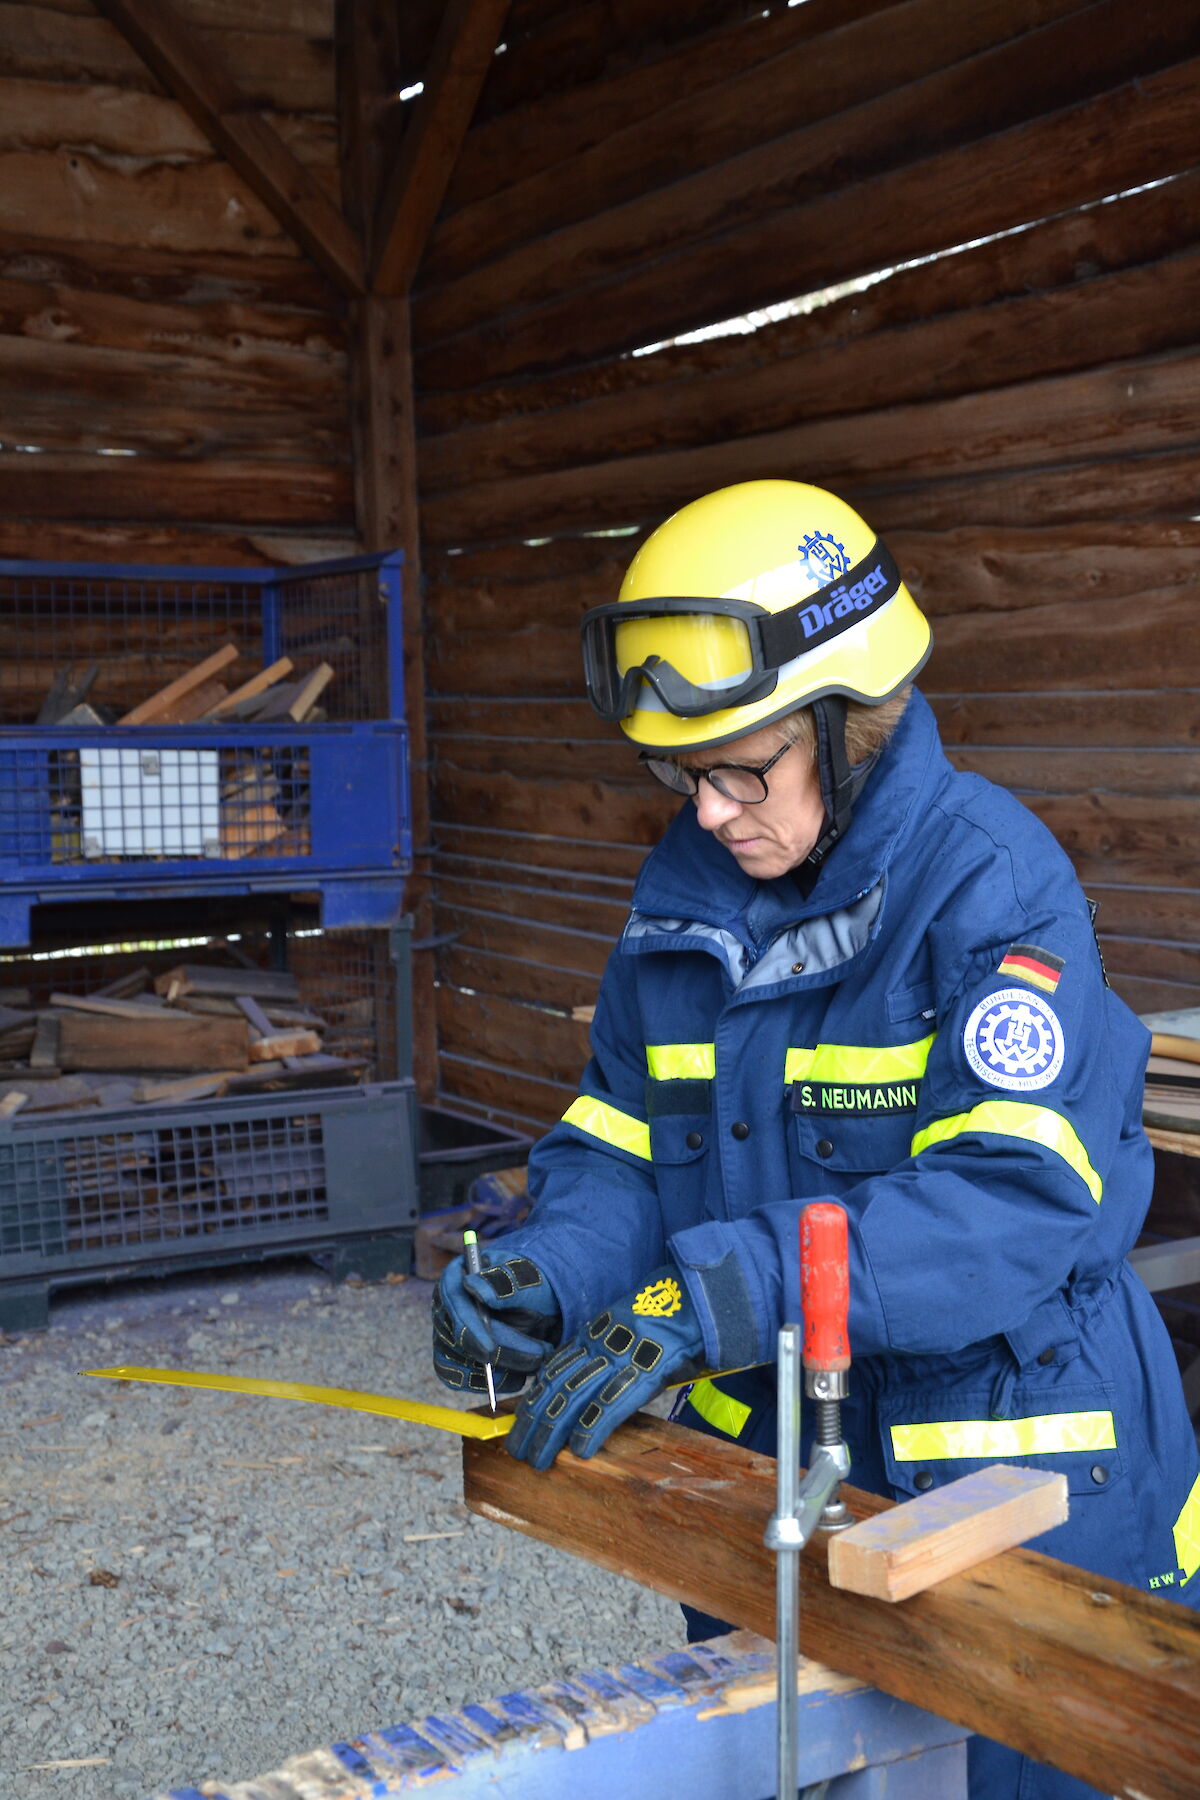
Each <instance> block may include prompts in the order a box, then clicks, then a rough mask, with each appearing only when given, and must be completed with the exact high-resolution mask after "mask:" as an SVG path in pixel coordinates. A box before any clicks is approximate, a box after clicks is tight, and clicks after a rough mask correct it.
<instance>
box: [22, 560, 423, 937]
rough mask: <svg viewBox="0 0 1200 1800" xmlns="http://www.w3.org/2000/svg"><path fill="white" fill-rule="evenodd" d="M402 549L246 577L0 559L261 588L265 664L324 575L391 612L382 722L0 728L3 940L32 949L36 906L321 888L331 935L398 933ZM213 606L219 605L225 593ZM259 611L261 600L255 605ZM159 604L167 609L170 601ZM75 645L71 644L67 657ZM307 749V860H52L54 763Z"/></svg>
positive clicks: (405, 783)
mask: <svg viewBox="0 0 1200 1800" xmlns="http://www.w3.org/2000/svg"><path fill="white" fill-rule="evenodd" d="M403 566H404V558H403V553H402V552H400V551H391V552H389V553H387V554H377V555H369V556H354V557H342V558H337V559H334V560H330V561H326V562H319V563H302V564H297V565H293V566H289V567H286V568H273V569H239V568H224V567H218V566H181V565H151V564H123V563H54V562H28V561H16V560H0V578H4V577H9V578H14V579H18V580H30V581H32V580H37V581H55V580H62V581H64V582H65V581H72V582H86V581H97V582H105V583H109V584H128V586H129V589H130V592H131V593H136V591H137V587H138V584H139V583H143V584H150V583H153V584H154V586H155V587H158V588H161V587H162V586H163V585H165V584H170V583H172V582H178V583H179V584H181V585H182V586H193V587H194V586H202V585H203V586H212V587H214V588H220V587H221V586H222V585H227V586H230V587H238V588H241V589H243V590H245V589H247V588H249V589H252V590H257V599H258V604H259V616H260V624H261V632H262V655H263V658H264V662H267V663H269V662H274V661H276V660H277V659H278V657H279V656H280V655H281V654H282V653H283V650H282V646H283V644H284V643H285V642H286V620H287V604H288V590H289V588H292V587H295V586H298V585H299V584H301V583H309V582H311V581H313V580H315V579H320V578H322V577H328V576H337V575H343V574H345V575H351V574H358V573H361V572H363V571H371V572H374V574H375V576H376V580H377V584H378V597H379V599H380V602H381V604H382V606H383V609H384V634H385V643H386V664H387V668H386V675H387V707H386V717H385V718H372V719H369V720H363V721H351V722H326V723H321V724H315V725H303V726H295V725H289V726H286V727H283V726H262V725H258V726H256V725H254V724H245V725H241V724H229V725H226V724H219V725H209V726H203V727H197V726H177V725H172V726H137V727H121V726H112V727H109V728H106V729H101V730H90V731H88V730H73V729H70V728H64V727H61V726H58V727H37V726H3V727H0V782H3V783H5V784H6V786H5V787H4V788H0V944H2V945H5V946H11V947H17V946H20V945H23V944H26V943H28V942H29V929H30V913H31V910H32V908H33V907H34V906H35V905H39V904H46V903H51V902H57V901H75V900H79V901H82V900H86V899H100V898H104V899H129V900H133V899H138V898H163V897H174V896H177V895H178V894H179V893H180V892H181V891H186V892H189V893H193V894H194V893H203V894H250V893H270V892H279V891H287V892H294V891H296V890H297V889H301V890H308V891H314V890H315V891H316V892H318V893H319V894H320V895H321V899H322V917H323V922H324V923H325V924H326V925H327V926H329V927H354V926H362V927H375V926H389V925H393V924H394V923H396V921H397V920H398V919H399V917H400V914H401V909H402V898H403V878H404V876H405V875H406V874H407V873H408V871H409V870H410V868H411V866H412V833H411V825H410V819H411V807H410V795H409V769H408V762H409V758H408V734H407V728H406V725H405V712H404V648H403V635H402V597H403ZM205 603H206V604H211V605H213V606H219V605H220V604H221V596H220V595H219V594H214V595H212V596H211V597H208V598H207V600H206V602H205ZM252 604H253V603H252ZM163 605H164V607H167V606H168V605H169V603H168V602H166V601H164V602H163ZM67 655H69V646H65V647H64V660H65V658H66V656H67ZM299 743H302V744H303V745H304V746H305V749H306V751H307V755H308V759H309V773H308V779H307V797H308V802H309V805H310V807H311V813H310V816H309V818H308V819H307V820H306V823H308V825H309V828H310V840H309V850H308V852H307V853H306V854H295V855H288V856H270V855H261V856H260V855H248V856H212V857H208V856H186V857H178V858H165V857H159V858H150V857H146V858H141V857H138V856H136V855H131V856H122V857H119V858H113V859H110V860H99V859H97V860H96V861H91V860H89V859H87V858H84V857H82V856H75V857H72V858H71V859H70V860H67V859H64V858H63V857H62V856H61V855H60V856H59V857H58V858H56V857H55V855H54V846H53V841H52V840H53V826H52V820H51V811H50V807H51V801H50V795H51V782H50V769H51V766H52V765H51V761H50V759H51V757H52V756H59V757H61V756H62V754H63V753H64V752H67V753H71V752H78V751H80V750H82V749H92V748H104V749H107V750H112V749H118V748H121V747H122V746H124V747H127V748H128V747H134V746H136V748H137V749H139V750H141V751H151V750H155V749H158V750H164V751H166V750H172V751H174V750H193V749H203V750H215V751H219V752H220V751H226V752H229V753H231V754H232V753H237V752H239V751H241V752H249V751H251V750H254V749H256V748H257V749H260V750H263V749H265V750H266V751H268V752H269V751H270V750H271V748H272V747H273V746H278V747H279V748H280V749H283V748H286V747H287V746H288V745H296V744H299Z"/></svg>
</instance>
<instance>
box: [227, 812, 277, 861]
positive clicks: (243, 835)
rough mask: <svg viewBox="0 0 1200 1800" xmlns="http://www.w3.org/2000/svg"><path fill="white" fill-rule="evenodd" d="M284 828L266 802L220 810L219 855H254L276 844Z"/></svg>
mask: <svg viewBox="0 0 1200 1800" xmlns="http://www.w3.org/2000/svg"><path fill="white" fill-rule="evenodd" d="M286 830H287V826H286V825H285V824H284V822H283V820H282V818H281V817H280V816H279V813H278V812H277V810H276V809H275V807H273V806H272V805H271V804H270V803H269V802H264V803H263V804H261V805H258V806H254V805H251V806H241V805H233V806H230V807H224V806H223V807H222V808H221V855H222V856H229V857H237V856H254V855H255V854H256V853H257V852H258V851H259V850H265V849H266V848H267V846H268V844H274V843H277V842H278V840H279V839H280V838H281V837H282V836H283V835H284V833H285V831H286Z"/></svg>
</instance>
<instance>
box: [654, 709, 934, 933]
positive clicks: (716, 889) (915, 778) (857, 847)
mask: <svg viewBox="0 0 1200 1800" xmlns="http://www.w3.org/2000/svg"><path fill="white" fill-rule="evenodd" d="M949 772H950V768H949V764H948V763H947V761H946V758H945V756H944V754H943V752H942V748H941V742H940V740H939V738H938V732H937V725H936V723H935V721H934V717H933V714H932V712H931V711H930V709H929V706H928V704H927V702H926V701H925V700H924V699H923V698H922V696H921V695H920V694H919V693H916V692H914V693H913V696H912V699H911V700H910V701H909V703H908V705H907V707H906V708H905V710H904V716H903V718H902V719H901V721H900V724H899V725H898V726H897V728H896V731H895V733H894V734H893V736H892V738H891V739H890V741H889V742H888V744H887V746H886V748H885V749H884V751H883V754H882V755H881V756H880V759H879V762H878V764H877V766H876V767H875V769H874V770H873V771H872V773H871V775H870V778H869V779H868V781H867V784H866V786H865V788H864V789H863V792H862V794H861V796H860V797H859V800H858V804H857V806H856V808H855V813H854V818H853V820H852V821H851V824H850V829H849V830H848V831H847V833H846V835H845V837H844V838H843V839H842V841H841V842H840V843H839V844H836V845H835V846H834V848H833V849H832V850H831V851H830V853H829V855H828V857H827V858H826V860H825V863H824V866H823V867H822V869H821V872H820V874H819V876H818V877H817V880H816V882H815V883H814V885H813V887H812V889H811V890H810V892H809V894H808V895H807V897H805V896H804V894H803V893H802V892H801V888H800V885H799V883H798V882H797V881H796V880H795V878H794V877H793V876H792V875H791V874H787V875H780V876H778V877H776V879H775V880H773V881H762V882H759V881H755V880H754V879H753V877H752V876H749V875H747V874H745V873H744V871H743V870H742V869H740V868H739V867H738V865H737V863H736V862H735V861H734V858H733V857H732V856H731V855H730V853H729V852H728V850H726V849H725V848H724V847H723V845H721V844H719V843H718V842H717V841H716V839H715V838H714V837H713V836H712V834H711V832H707V831H702V830H701V828H700V826H699V825H698V824H697V822H696V809H695V807H694V806H692V805H691V804H690V802H689V803H686V804H685V805H684V806H683V807H681V808H680V810H679V812H678V813H677V814H676V816H675V818H674V819H673V820H672V821H671V824H670V825H669V826H668V828H667V831H666V834H665V835H664V837H663V839H662V841H661V843H659V844H658V845H657V847H656V848H655V849H654V850H652V851H651V853H650V855H649V856H648V857H647V858H646V861H645V862H644V863H643V865H642V869H641V873H640V874H639V876H638V879H637V882H636V884H635V886H634V891H633V904H634V908H635V910H636V911H637V912H639V913H643V914H650V915H654V916H660V917H661V916H665V917H668V918H675V919H691V920H694V921H696V922H697V923H699V924H703V925H711V926H715V927H718V928H723V929H726V930H734V931H736V932H737V933H738V935H739V937H740V936H743V935H744V922H745V919H746V917H747V915H748V914H749V913H750V911H751V909H752V908H753V912H754V915H755V919H754V924H755V930H754V936H755V937H756V938H761V936H762V933H763V929H764V927H766V929H767V931H768V933H769V932H770V931H771V930H779V929H782V928H783V927H784V926H785V925H789V924H792V923H795V922H796V921H798V920H800V919H806V918H813V917H816V916H819V915H822V914H824V915H828V914H830V913H833V912H836V911H837V910H838V909H839V908H841V907H845V906H849V905H850V904H852V903H853V902H854V901H855V900H857V899H859V898H860V897H861V896H862V895H863V894H865V893H867V892H868V891H869V890H870V889H871V888H873V887H875V886H876V885H877V884H878V882H879V881H880V880H881V879H882V877H883V875H884V873H885V872H886V870H887V869H888V867H889V865H890V864H891V863H892V862H893V861H894V859H895V857H896V855H897V852H898V851H899V849H900V847H901V845H902V844H903V843H904V842H905V840H906V839H907V838H909V837H911V836H912V834H913V833H914V832H915V830H916V829H917V827H918V825H919V823H920V820H921V817H922V815H923V813H924V810H925V806H926V805H927V804H928V802H929V800H930V799H931V798H932V796H933V794H934V793H935V792H936V790H937V789H938V788H939V787H940V786H941V784H942V780H943V779H944V778H945V777H946V776H947V775H948V774H949Z"/></svg>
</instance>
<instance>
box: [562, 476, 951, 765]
mask: <svg viewBox="0 0 1200 1800" xmlns="http://www.w3.org/2000/svg"><path fill="white" fill-rule="evenodd" d="M582 631H583V659H584V674H585V679H586V682H587V691H588V698H589V699H590V700H591V702H592V705H593V706H594V707H595V708H596V710H597V712H599V713H600V715H601V717H603V718H606V719H611V720H615V721H619V723H620V726H621V729H622V731H623V732H624V733H625V735H626V736H627V737H629V738H631V739H632V740H633V742H634V743H635V744H641V745H642V746H644V747H645V748H646V749H650V750H660V751H668V752H670V751H678V750H684V749H695V748H698V747H700V746H702V745H704V746H709V745H716V744H724V743H728V742H729V741H730V740H731V739H733V738H738V737H744V736H745V735H746V734H747V733H748V732H751V731H756V730H757V729H758V728H759V726H761V725H767V724H770V722H771V721H772V720H773V719H778V718H781V717H782V716H783V715H784V714H785V713H789V712H793V711H795V709H796V708H797V707H800V706H806V705H809V704H811V703H812V702H814V701H819V700H821V699H822V698H824V697H825V696H826V695H837V694H840V695H844V696H846V697H847V698H849V699H852V700H861V701H865V702H866V703H867V704H868V705H872V704H878V703H879V702H880V701H883V700H886V699H888V698H889V697H890V696H891V695H892V694H894V693H895V692H896V690H897V689H898V688H901V687H903V686H904V683H905V682H906V681H909V680H911V678H912V677H913V676H914V675H915V674H916V672H917V670H918V669H920V668H921V666H922V664H923V663H924V662H925V659H926V658H927V656H928V655H929V651H930V648H931V641H932V640H931V634H930V630H929V624H928V621H927V620H926V618H925V616H924V614H923V613H922V612H921V611H920V610H919V608H918V607H917V605H916V603H915V602H914V600H913V598H912V596H911V594H910V593H909V591H908V589H907V588H906V587H905V585H904V583H903V581H902V580H901V578H900V571H899V569H898V568H897V566H896V564H895V562H894V561H893V559H892V557H891V555H890V554H889V552H888V550H887V548H886V546H885V545H884V544H883V543H882V541H881V540H880V539H879V538H877V537H876V536H875V534H874V532H873V531H871V529H870V528H869V526H867V525H866V524H864V522H863V520H862V519H860V518H859V516H858V514H857V513H856V512H855V511H854V509H853V508H852V507H850V506H847V505H846V503H845V501H844V500H839V499H838V498H837V497H836V495H834V494H829V493H826V492H825V491H824V489H822V488H817V487H809V486H808V485H807V484H806V483H804V482H801V481H743V482H739V483H738V484H737V485H736V486H734V487H727V488H720V489H719V490H718V491H717V492H716V493H714V494H706V495H705V496H704V498H703V499H701V500H695V501H693V502H692V503H691V505H690V506H685V507H683V508H682V509H681V510H680V511H679V512H677V513H675V514H673V515H672V517H671V518H669V519H667V520H666V522H665V523H664V524H662V525H660V526H659V527H658V529H657V531H655V532H653V533H652V534H651V535H650V537H649V538H647V540H646V542H645V543H644V544H643V545H642V547H641V549H640V550H639V551H638V553H637V555H636V556H635V557H634V559H633V561H632V563H631V564H630V566H629V570H628V572H627V574H626V576H625V580H624V582H623V583H622V585H621V592H620V594H619V595H618V597H617V599H616V600H615V601H612V602H610V603H608V604H607V605H604V606H594V607H592V609H591V610H590V612H588V613H587V614H586V616H585V618H584V621H583V627H582Z"/></svg>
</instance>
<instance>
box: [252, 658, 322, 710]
mask: <svg viewBox="0 0 1200 1800" xmlns="http://www.w3.org/2000/svg"><path fill="white" fill-rule="evenodd" d="M332 680H333V669H332V667H331V666H330V664H329V663H326V662H323V663H318V664H317V667H316V668H315V669H313V670H312V672H311V673H310V674H308V675H305V676H303V677H302V678H301V679H300V680H299V681H293V682H288V683H286V684H284V685H281V686H279V687H277V688H273V689H272V691H271V693H270V694H269V695H268V696H267V698H266V700H265V701H264V703H263V705H262V706H261V707H259V708H258V710H257V711H256V713H255V715H254V716H255V721H256V723H258V724H260V725H267V724H271V723H272V722H273V721H275V720H277V719H294V720H296V722H297V723H299V721H300V720H302V719H303V718H304V716H305V714H306V713H307V712H308V711H309V710H310V708H311V707H313V706H315V705H316V702H317V700H318V698H319V697H320V695H321V694H322V693H323V692H324V690H325V689H326V687H328V685H329V683H330V682H331V681H332Z"/></svg>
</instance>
